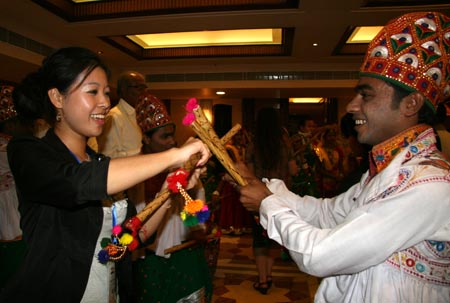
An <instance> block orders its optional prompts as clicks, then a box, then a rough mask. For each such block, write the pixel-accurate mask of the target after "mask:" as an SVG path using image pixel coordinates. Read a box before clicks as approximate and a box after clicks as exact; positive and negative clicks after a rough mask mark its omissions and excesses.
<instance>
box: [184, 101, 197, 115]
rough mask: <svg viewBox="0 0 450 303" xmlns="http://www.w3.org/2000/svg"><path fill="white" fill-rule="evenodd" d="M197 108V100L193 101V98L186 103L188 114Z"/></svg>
mask: <svg viewBox="0 0 450 303" xmlns="http://www.w3.org/2000/svg"><path fill="white" fill-rule="evenodd" d="M197 107H198V103H197V99H195V98H191V99H189V101H188V102H187V103H186V110H187V111H188V112H189V113H192V111H193V110H194V109H196V108H197Z"/></svg>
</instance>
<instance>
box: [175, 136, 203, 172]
mask: <svg viewBox="0 0 450 303" xmlns="http://www.w3.org/2000/svg"><path fill="white" fill-rule="evenodd" d="M179 150H180V152H181V158H180V161H181V163H177V164H178V165H179V166H181V165H183V164H184V163H185V162H186V161H188V160H189V158H190V156H191V155H193V154H196V153H200V154H201V158H200V160H199V161H198V162H197V165H196V166H197V167H198V166H203V165H205V164H206V162H207V161H208V159H209V158H210V157H211V152H210V151H209V148H208V146H207V145H206V144H204V143H203V142H202V141H201V140H199V139H195V138H192V137H190V138H189V139H188V140H187V141H186V142H185V143H184V144H183V146H181V147H180V148H179Z"/></svg>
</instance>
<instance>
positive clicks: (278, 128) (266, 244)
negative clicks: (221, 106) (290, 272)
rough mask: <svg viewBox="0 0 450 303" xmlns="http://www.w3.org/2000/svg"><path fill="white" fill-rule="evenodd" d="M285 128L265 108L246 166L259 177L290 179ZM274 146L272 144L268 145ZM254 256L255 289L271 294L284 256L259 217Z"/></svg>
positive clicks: (273, 112) (259, 115) (274, 112)
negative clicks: (275, 267)
mask: <svg viewBox="0 0 450 303" xmlns="http://www.w3.org/2000/svg"><path fill="white" fill-rule="evenodd" d="M283 132H284V129H283V126H282V124H281V118H280V116H279V112H278V110H276V109H274V108H262V109H260V110H259V111H258V113H257V117H256V127H255V132H254V140H253V144H250V146H249V148H248V153H247V159H246V163H247V165H248V167H249V168H250V170H251V171H252V172H253V173H254V174H255V175H256V176H259V177H261V178H262V177H263V176H269V177H271V178H280V179H282V180H284V181H285V182H287V181H288V179H289V176H290V175H289V165H288V161H289V147H288V146H287V145H286V144H285V141H284V136H283ZM267 142H270V144H267ZM252 233H253V254H254V256H255V261H256V269H257V270H258V282H256V283H255V284H254V285H253V288H254V289H255V290H257V291H259V292H260V293H261V294H267V291H268V290H269V288H270V287H271V286H272V268H273V264H274V262H275V258H276V257H277V256H279V255H280V253H281V246H280V245H279V244H278V243H277V242H275V241H274V240H272V239H269V237H268V236H267V231H266V230H265V228H264V227H263V226H262V225H261V224H260V222H259V217H257V216H256V217H255V220H254V224H253V228H252Z"/></svg>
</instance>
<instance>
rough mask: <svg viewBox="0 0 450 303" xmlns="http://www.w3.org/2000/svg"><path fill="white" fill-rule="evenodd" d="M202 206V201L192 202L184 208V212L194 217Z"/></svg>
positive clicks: (203, 203)
mask: <svg viewBox="0 0 450 303" xmlns="http://www.w3.org/2000/svg"><path fill="white" fill-rule="evenodd" d="M204 205H205V202H203V201H202V200H192V201H190V202H189V203H187V204H186V205H185V206H184V210H185V211H186V212H187V213H189V214H191V215H195V214H196V213H198V212H199V211H201V210H202V208H203V206H204Z"/></svg>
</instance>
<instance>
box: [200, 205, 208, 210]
mask: <svg viewBox="0 0 450 303" xmlns="http://www.w3.org/2000/svg"><path fill="white" fill-rule="evenodd" d="M207 210H208V205H206V204H205V205H203V207H202V209H201V210H200V211H207Z"/></svg>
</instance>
